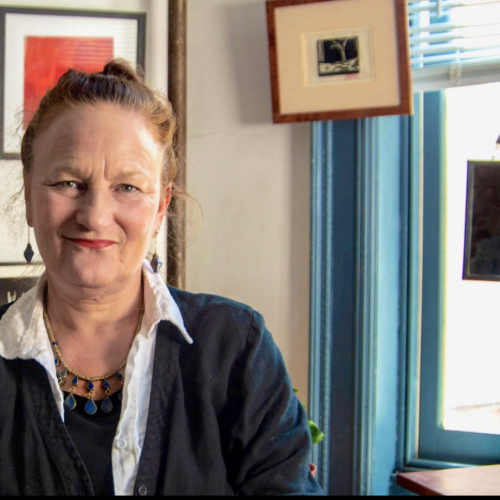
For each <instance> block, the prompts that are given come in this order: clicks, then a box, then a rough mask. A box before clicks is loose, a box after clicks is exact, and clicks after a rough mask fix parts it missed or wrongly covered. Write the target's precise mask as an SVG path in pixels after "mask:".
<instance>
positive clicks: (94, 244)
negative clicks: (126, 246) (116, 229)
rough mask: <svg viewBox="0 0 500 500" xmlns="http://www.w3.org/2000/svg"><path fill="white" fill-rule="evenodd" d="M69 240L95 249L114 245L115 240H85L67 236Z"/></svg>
mask: <svg viewBox="0 0 500 500" xmlns="http://www.w3.org/2000/svg"><path fill="white" fill-rule="evenodd" d="M67 239H68V240H69V241H72V242H73V243H76V244H77V245H80V246H82V247H85V248H92V249H94V250H100V249H101V248H107V247H110V246H111V245H114V244H115V242H114V241H110V240H85V239H81V238H67Z"/></svg>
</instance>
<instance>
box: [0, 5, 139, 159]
mask: <svg viewBox="0 0 500 500" xmlns="http://www.w3.org/2000/svg"><path fill="white" fill-rule="evenodd" d="M145 36H146V15H145V14H142V13H123V12H103V11H79V10H60V9H32V8H21V7H19V8H12V7H0V131H1V134H0V158H1V159H19V158H20V144H21V137H22V135H23V132H24V129H25V127H26V124H27V122H29V118H30V114H31V115H32V113H33V112H34V110H35V109H36V107H37V105H38V102H39V100H40V98H41V97H42V96H43V94H44V93H45V91H46V90H47V89H48V88H51V87H53V86H54V85H55V84H56V83H57V80H58V78H59V76H60V75H61V74H62V73H64V72H65V71H66V70H67V69H68V68H69V67H74V68H75V69H83V70H84V71H87V72H88V71H98V70H97V69H93V68H94V67H95V68H98V67H99V66H100V67H101V68H102V67H103V66H104V64H105V62H107V60H109V59H112V58H114V57H123V58H124V59H126V60H128V61H129V62H130V63H131V64H132V65H136V64H138V65H140V66H141V67H142V68H144V63H145V44H146V41H145ZM74 61H76V62H74ZM103 62H104V64H103ZM26 68H28V69H26ZM89 68H92V69H89ZM40 94H41V95H40Z"/></svg>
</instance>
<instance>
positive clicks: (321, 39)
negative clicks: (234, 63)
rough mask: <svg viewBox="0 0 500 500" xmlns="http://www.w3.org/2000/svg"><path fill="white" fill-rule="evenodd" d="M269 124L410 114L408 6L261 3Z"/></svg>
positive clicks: (395, 2) (340, 0)
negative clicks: (270, 110) (270, 107)
mask: <svg viewBox="0 0 500 500" xmlns="http://www.w3.org/2000/svg"><path fill="white" fill-rule="evenodd" d="M266 9H267V24H268V40H269V63H270V72H271V90H272V105H273V122H274V123H291V122H301V121H319V120H342V119H353V118H367V117H374V116H383V115H408V114H412V112H413V109H412V91H411V73H410V62H409V61H410V59H409V48H408V47H409V44H408V15H407V9H406V0H267V2H266Z"/></svg>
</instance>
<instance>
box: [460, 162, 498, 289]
mask: <svg viewBox="0 0 500 500" xmlns="http://www.w3.org/2000/svg"><path fill="white" fill-rule="evenodd" d="M464 249H465V251H464V268H463V279H464V280H482V281H500V161H479V160H469V162H468V164H467V209H466V223H465V245H464Z"/></svg>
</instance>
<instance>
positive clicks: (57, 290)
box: [47, 270, 143, 342]
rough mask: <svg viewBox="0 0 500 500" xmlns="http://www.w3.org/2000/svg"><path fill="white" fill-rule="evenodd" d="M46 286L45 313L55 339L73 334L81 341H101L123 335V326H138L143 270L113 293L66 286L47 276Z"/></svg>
mask: <svg viewBox="0 0 500 500" xmlns="http://www.w3.org/2000/svg"><path fill="white" fill-rule="evenodd" d="M47 287H48V290H47V310H48V314H49V318H50V321H51V323H52V325H53V328H54V331H55V334H56V337H60V336H61V335H64V336H73V335H75V334H76V335H78V337H79V339H80V340H84V338H87V339H89V340H91V339H92V338H93V337H95V336H99V341H100V342H102V341H106V338H107V337H108V338H109V339H110V340H112V338H113V337H114V334H116V333H118V332H123V325H132V324H136V323H137V319H138V317H139V312H140V309H141V305H142V295H143V294H142V270H139V272H138V273H137V274H136V275H134V276H133V277H131V278H130V279H129V280H128V281H127V282H125V283H121V286H120V287H119V288H116V289H114V290H99V289H98V290H95V289H85V288H83V287H75V288H72V287H67V286H64V284H61V283H60V282H59V281H58V280H55V279H52V277H51V276H50V275H47ZM127 330H130V326H129V327H128V328H127ZM122 334H123V333H122Z"/></svg>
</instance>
